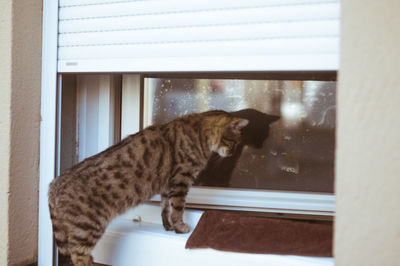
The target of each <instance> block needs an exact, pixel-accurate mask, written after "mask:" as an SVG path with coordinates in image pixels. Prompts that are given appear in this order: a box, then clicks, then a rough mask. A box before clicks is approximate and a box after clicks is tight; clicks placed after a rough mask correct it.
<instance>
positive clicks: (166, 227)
mask: <svg viewBox="0 0 400 266" xmlns="http://www.w3.org/2000/svg"><path fill="white" fill-rule="evenodd" d="M163 226H164V229H165V231H172V230H174V227H173V226H172V225H170V224H169V223H163Z"/></svg>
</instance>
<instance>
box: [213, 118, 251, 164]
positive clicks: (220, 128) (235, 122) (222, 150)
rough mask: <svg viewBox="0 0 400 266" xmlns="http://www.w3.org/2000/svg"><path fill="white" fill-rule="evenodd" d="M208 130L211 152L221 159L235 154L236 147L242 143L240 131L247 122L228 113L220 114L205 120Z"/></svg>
mask: <svg viewBox="0 0 400 266" xmlns="http://www.w3.org/2000/svg"><path fill="white" fill-rule="evenodd" d="M206 120H207V124H208V127H209V129H210V130H208V132H209V134H210V136H209V145H210V150H211V151H212V152H216V153H218V155H219V156H221V157H229V156H232V155H233V154H235V151H236V149H237V147H238V145H239V144H240V143H241V141H242V136H241V132H242V129H243V128H244V127H245V126H247V124H248V123H249V121H248V120H247V119H244V118H240V117H233V116H231V115H229V114H228V113H220V114H217V115H212V116H209V117H207V118H206Z"/></svg>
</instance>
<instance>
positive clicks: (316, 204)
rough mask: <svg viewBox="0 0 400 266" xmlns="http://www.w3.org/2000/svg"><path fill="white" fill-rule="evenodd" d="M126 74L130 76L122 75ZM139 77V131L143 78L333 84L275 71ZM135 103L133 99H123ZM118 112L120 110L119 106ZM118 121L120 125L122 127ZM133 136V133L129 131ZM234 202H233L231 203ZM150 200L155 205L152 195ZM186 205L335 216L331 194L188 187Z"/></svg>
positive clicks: (310, 74) (329, 77) (312, 74)
mask: <svg viewBox="0 0 400 266" xmlns="http://www.w3.org/2000/svg"><path fill="white" fill-rule="evenodd" d="M126 75H128V76H129V75H130V74H126ZM133 75H136V77H139V79H140V84H136V85H133V86H134V87H135V88H137V87H138V86H139V85H140V114H139V116H140V118H139V120H138V121H140V122H139V126H138V127H139V128H140V129H143V128H144V127H145V126H146V125H145V123H146V122H145V121H147V114H146V112H145V110H144V107H145V106H144V103H145V98H146V97H147V96H146V90H145V86H146V79H147V78H165V79H167V78H170V79H177V78H179V79H184V78H186V79H191V78H192V79H194V78H196V79H197V78H204V79H241V80H318V81H336V76H337V72H336V71H292V72H290V71H285V72H281V71H275V72H190V73H175V72H170V73H142V74H133ZM125 101H127V102H135V99H125ZM122 109H124V107H123V106H122ZM124 123H126V122H125V120H124V118H122V119H121V126H123V125H124ZM132 133H135V132H132ZM232 199H234V200H232ZM151 201H155V202H159V201H160V196H159V195H156V196H155V197H153V198H152V199H151ZM186 202H187V206H188V207H192V208H206V209H207V208H208V209H227V210H241V211H253V212H273V213H289V214H302V215H322V216H332V217H333V216H334V215H335V195H334V193H333V194H332V193H322V192H321V193H318V192H296V191H278V190H255V189H237V188H211V187H192V188H191V189H190V190H189V193H188V196H187V198H186Z"/></svg>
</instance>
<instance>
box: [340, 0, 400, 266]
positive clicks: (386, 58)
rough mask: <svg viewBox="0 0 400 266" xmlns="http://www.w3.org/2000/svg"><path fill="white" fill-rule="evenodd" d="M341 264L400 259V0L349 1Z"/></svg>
mask: <svg viewBox="0 0 400 266" xmlns="http://www.w3.org/2000/svg"><path fill="white" fill-rule="evenodd" d="M342 5H343V6H342V42H341V66H340V72H339V93H338V132H337V167H336V170H337V172H336V174H337V175H336V193H337V218H336V224H335V225H336V228H335V231H336V232H335V257H336V265H338V266H341V265H351V266H356V265H363V266H367V265H371V266H372V265H373V266H376V265H399V263H400V258H399V255H400V207H399V203H400V170H399V167H400V119H399V115H400V16H399V11H400V1H398V0H385V1H376V0H346V1H342Z"/></svg>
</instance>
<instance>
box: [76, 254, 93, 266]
mask: <svg viewBox="0 0 400 266" xmlns="http://www.w3.org/2000/svg"><path fill="white" fill-rule="evenodd" d="M71 260H72V263H73V264H74V266H92V265H93V257H92V256H91V255H90V254H87V253H85V252H84V253H78V252H75V253H72V254H71Z"/></svg>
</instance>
